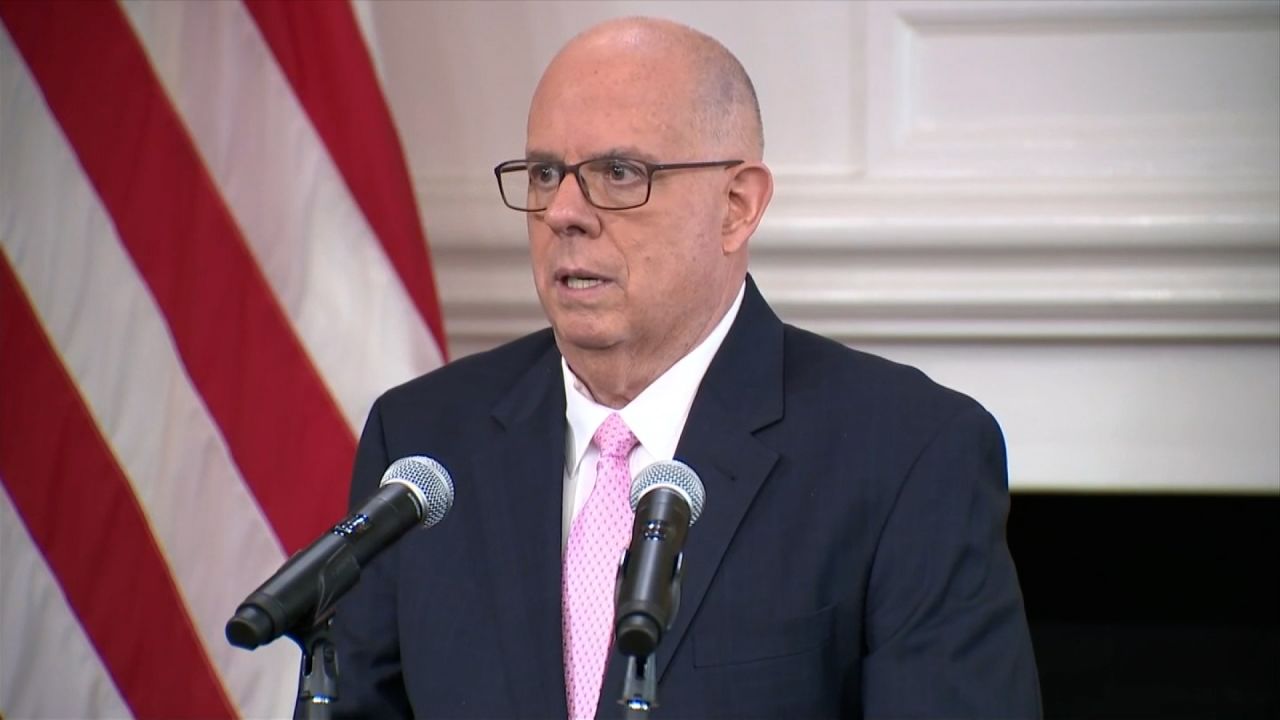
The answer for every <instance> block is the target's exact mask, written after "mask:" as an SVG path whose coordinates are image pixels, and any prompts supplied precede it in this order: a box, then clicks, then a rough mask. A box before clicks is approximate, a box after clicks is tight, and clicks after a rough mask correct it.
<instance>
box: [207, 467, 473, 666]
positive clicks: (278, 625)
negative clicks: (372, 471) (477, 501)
mask: <svg viewBox="0 0 1280 720" xmlns="http://www.w3.org/2000/svg"><path fill="white" fill-rule="evenodd" d="M379 486H380V488H381V489H379V490H378V492H377V494H376V495H374V496H373V497H372V498H369V500H368V502H366V503H365V504H364V505H363V506H362V507H361V508H360V509H359V510H356V511H355V512H354V513H353V514H352V515H351V516H350V517H348V518H347V519H346V520H343V521H342V522H340V523H338V524H337V525H334V526H333V529H331V530H330V531H329V532H327V533H325V534H324V535H322V536H320V539H318V540H316V541H315V542H313V543H311V545H310V546H309V547H307V548H306V549H304V550H300V551H298V552H297V553H294V555H293V557H291V558H289V560H288V561H286V562H285V564H284V565H283V566H282V567H281V568H280V569H279V570H278V571H276V574H275V575H272V576H271V579H269V580H267V581H266V582H265V583H263V584H262V586H261V587H259V588H258V589H257V590H254V591H253V592H252V593H251V594H250V595H249V597H247V598H245V601H244V602H243V603H241V604H240V607H238V608H236V612H235V615H233V616H232V617H231V619H230V620H228V621H227V628H226V633H227V641H228V642H230V643H231V644H232V645H235V646H236V647H241V648H244V649H246V650H253V649H254V648H256V647H258V646H259V645H265V644H267V643H269V642H271V641H272V640H275V639H276V638H278V637H280V636H281V635H284V634H285V633H287V632H289V631H291V630H294V629H296V628H297V627H298V624H299V623H300V622H303V621H306V623H307V624H308V625H312V624H315V623H317V622H319V621H320V620H321V619H322V618H323V617H324V616H325V614H326V613H328V612H329V611H330V610H331V609H332V608H333V604H334V603H335V602H337V600H338V598H340V597H342V595H343V594H345V593H346V592H347V591H348V590H350V589H351V588H352V586H354V585H355V584H356V581H357V580H359V579H360V569H361V568H363V567H364V566H365V565H366V564H367V563H368V562H369V561H370V560H371V559H373V556H375V555H377V554H378V553H379V552H381V551H382V550H383V549H384V548H386V547H387V546H388V545H390V544H391V543H393V542H395V541H396V540H397V539H399V538H400V536H401V535H404V534H405V533H406V532H408V531H409V529H410V528H412V527H413V526H414V525H416V524H418V523H421V524H422V525H423V526H424V527H431V526H432V525H435V524H436V523H438V522H440V520H441V519H442V518H443V517H444V516H445V513H447V512H449V508H450V507H452V506H453V478H451V477H450V476H449V471H448V470H445V469H444V466H443V465H441V464H440V463H438V462H436V461H435V460H433V459H431V458H429V457H423V456H421V455H415V456H411V457H405V458H400V459H399V460H397V461H395V462H394V463H391V467H389V468H387V471H386V472H385V473H383V475H382V482H381V483H379Z"/></svg>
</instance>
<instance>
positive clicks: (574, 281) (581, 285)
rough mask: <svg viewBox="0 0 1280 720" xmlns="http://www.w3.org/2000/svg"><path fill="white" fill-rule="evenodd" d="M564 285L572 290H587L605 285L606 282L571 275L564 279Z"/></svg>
mask: <svg viewBox="0 0 1280 720" xmlns="http://www.w3.org/2000/svg"><path fill="white" fill-rule="evenodd" d="M564 284H565V285H566V286H568V288H569V289H570V290H586V289H587V288H593V287H595V286H597V285H603V284H604V280H601V279H600V278H595V277H579V276H573V275H570V276H568V277H566V278H565V279H564Z"/></svg>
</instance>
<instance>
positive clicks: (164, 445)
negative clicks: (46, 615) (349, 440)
mask: <svg viewBox="0 0 1280 720" xmlns="http://www.w3.org/2000/svg"><path fill="white" fill-rule="evenodd" d="M0 65H2V66H4V67H6V68H13V69H15V71H14V72H11V73H10V72H6V73H5V78H4V82H5V85H4V86H3V87H0V96H3V97H5V98H6V99H10V100H12V103H11V104H10V107H9V109H8V110H6V111H5V118H4V121H2V122H0V146H4V147H6V148H7V150H6V153H5V172H4V173H3V174H0V227H6V228H9V229H10V230H9V232H8V233H6V234H5V235H4V237H0V242H2V243H3V245H4V250H5V254H6V255H8V256H9V258H10V261H11V262H12V264H13V267H14V270H15V271H16V272H17V274H18V276H19V277H20V278H21V279H22V284H23V288H24V290H25V292H26V293H27V295H28V297H29V298H30V300H31V302H32V305H33V306H34V308H35V310H36V313H37V315H38V316H39V318H40V322H41V324H42V325H43V326H44V328H45V331H46V332H47V333H48V334H49V336H50V340H51V341H52V343H53V345H54V348H55V349H56V351H57V352H58V354H59V356H60V357H61V359H62V362H63V365H64V366H65V367H66V369H67V371H68V373H69V374H70V375H71V377H72V379H73V381H74V382H75V383H76V386H77V388H78V389H79V391H80V394H81V396H82V398H83V399H84V401H85V404H86V406H87V407H88V409H89V411H90V413H91V414H92V416H93V418H94V421H95V423H96V424H97V425H98V427H99V429H100V431H101V432H102V434H103V437H104V438H105V440H106V441H107V444H108V446H109V447H110V448H111V451H112V453H113V454H114V455H115V457H116V459H117V461H118V462H119V463H120V466H121V467H122V468H123V470H124V472H125V474H126V475H127V477H128V478H129V481H130V484H131V486H132V487H133V490H134V494H135V495H136V496H137V498H138V502H139V504H140V506H141V507H142V509H143V512H144V513H145V514H146V516H147V519H148V522H149V523H150V524H151V527H152V532H153V535H154V536H155V538H156V540H157V542H158V544H159V546H160V549H161V551H162V553H163V554H164V556H165V558H166V560H167V562H168V565H169V569H170V572H171V574H172V575H173V577H174V580H175V583H176V585H177V587H178V590H179V592H180V594H181V595H182V597H183V600H184V602H185V604H186V606H187V610H188V614H189V615H190V616H191V618H192V623H193V626H194V627H195V629H196V632H197V634H198V635H199V637H200V638H201V640H202V642H203V644H204V645H205V647H206V649H207V651H208V653H209V656H210V659H211V660H212V662H213V664H214V666H215V667H216V668H217V670H218V672H219V674H220V676H221V677H222V679H223V680H224V681H225V682H224V685H225V686H226V687H227V689H228V692H229V693H231V695H232V700H233V702H235V703H236V706H237V707H238V708H239V709H240V710H241V711H242V712H243V713H245V714H246V715H249V716H255V717H265V716H279V715H281V714H285V715H287V714H288V708H289V707H290V703H291V702H292V697H293V694H294V687H295V676H296V672H297V652H296V650H294V649H293V648H292V647H291V646H290V645H289V644H288V643H285V642H281V643H277V645H276V646H272V647H270V648H266V649H263V650H259V651H257V652H254V653H252V654H250V653H246V652H244V651H242V650H236V649H235V648H232V647H231V646H230V645H228V644H227V642H226V639H225V637H224V634H223V627H224V624H225V622H226V620H227V618H228V617H230V615H231V612H232V611H233V610H234V609H235V607H236V605H237V604H238V603H239V602H240V600H242V599H243V598H244V596H245V595H246V594H247V593H248V592H249V591H251V590H252V589H253V588H254V587H255V586H256V585H257V584H258V583H260V582H261V581H262V580H264V579H265V578H267V577H268V576H269V575H270V574H271V573H272V572H274V571H275V570H276V569H277V568H278V567H279V566H280V564H281V563H282V562H283V561H284V559H285V557H284V552H283V550H282V549H281V547H280V545H279V543H278V541H277V540H276V537H275V534H274V533H273V532H272V530H271V528H270V526H269V525H268V523H267V521H266V519H265V517H264V516H263V515H262V513H261V512H260V510H259V509H258V506H257V504H256V502H255V501H254V499H253V497H252V496H251V494H250V493H249V491H248V489H247V487H246V486H245V485H244V482H243V480H242V478H241V477H240V475H239V472H238V471H237V470H236V467H235V465H234V464H233V463H232V461H231V458H230V455H229V453H228V450H227V448H226V445H225V443H224V442H223V439H222V437H221V434H220V433H219V432H218V429H217V426H216V425H215V424H214V422H213V420H212V419H211V417H210V416H209V413H208V411H207V409H206V407H205V406H204V404H203V402H202V401H201V400H200V398H199V396H198V395H197V394H196V392H195V391H194V389H193V388H192V386H191V382H190V379H189V377H188V376H187V374H186V372H185V370H184V368H183V366H182V364H181V361H180V359H179V357H178V355H177V352H176V350H175V348H174V346H173V343H172V340H171V337H170V335H169V333H168V329H167V327H166V325H165V323H164V319H163V317H162V315H161V314H160V311H159V309H158V308H157V307H156V306H155V303H154V301H153V298H152V297H151V295H150V294H149V293H148V292H147V290H146V287H145V286H144V285H143V283H142V280H141V278H140V277H139V276H138V274H137V271H136V269H135V267H134V265H133V264H132V262H131V261H130V259H129V258H128V256H127V255H126V253H125V251H124V249H123V247H122V246H121V244H120V240H119V238H118V236H117V235H116V233H115V228H114V225H113V224H112V222H111V220H110V218H109V217H108V215H107V214H106V212H105V210H104V208H103V207H102V205H101V203H100V201H99V199H98V196H97V195H96V193H95V192H94V191H93V188H92V187H91V186H90V184H89V183H88V180H87V179H86V178H85V177H84V176H83V174H82V173H81V170H80V166H79V164H78V162H77V160H76V158H75V157H74V155H73V153H72V151H71V149H70V147H69V146H68V145H67V143H66V139H65V137H64V136H63V134H62V132H61V129H60V128H59V127H58V126H57V124H56V122H55V121H54V119H53V118H52V116H50V115H49V113H48V108H47V106H46V105H45V104H44V103H43V101H42V100H41V98H40V96H39V94H38V91H37V90H36V88H35V85H34V82H33V79H32V78H31V76H30V74H29V73H28V72H27V70H26V66H25V65H24V64H23V62H22V60H21V58H20V57H18V56H17V54H16V53H15V50H14V47H13V45H12V43H11V42H10V40H9V37H8V35H7V34H4V33H0ZM19 135H20V136H19ZM54 238H56V239H57V242H53V241H52V239H54ZM335 519H336V518H335ZM213 544H216V545H218V546H220V547H219V550H218V551H217V552H210V551H209V549H210V546H211V545H213ZM4 646H5V647H6V648H9V647H13V648H15V650H16V649H18V648H24V647H27V646H24V645H22V644H11V643H9V642H6V643H4ZM3 661H4V662H5V663H9V662H22V659H21V658H12V657H4V660H3ZM177 661H180V660H179V659H175V662H177ZM55 694H56V693H55Z"/></svg>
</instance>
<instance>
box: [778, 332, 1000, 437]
mask: <svg viewBox="0 0 1280 720" xmlns="http://www.w3.org/2000/svg"><path fill="white" fill-rule="evenodd" d="M784 327H785V330H784V348H785V356H784V357H785V360H784V362H785V363H786V377H787V384H788V392H790V393H805V392H814V393H822V394H826V395H828V396H830V395H832V394H834V395H835V396H836V397H838V398H842V399H843V400H845V401H846V402H847V403H849V405H850V407H851V408H852V407H856V408H859V409H860V410H861V411H871V412H872V413H874V414H876V415H878V416H880V417H881V418H885V419H887V418H889V417H895V416H899V415H912V416H916V417H922V416H923V417H935V418H938V419H945V418H950V417H954V416H955V415H957V414H959V413H961V412H964V411H973V410H980V411H982V412H985V409H983V408H982V406H981V405H980V404H979V403H978V401H976V400H974V399H973V398H972V397H969V396H968V395H965V394H964V393H961V392H959V391H956V390H953V389H951V388H949V387H946V386H944V385H941V384H940V383H938V382H936V381H934V380H933V379H932V378H930V377H929V376H928V375H926V374H925V373H924V372H923V371H921V370H920V369H918V368H916V367H913V366H911V365H905V364H903V363H899V362H895V361H893V360H889V359H887V358H884V357H880V356H879V355H873V354H871V353H868V352H864V351H861V350H855V349H853V348H850V347H848V346H846V345H842V344H840V343H838V342H836V341H835V340H832V339H830V338H827V337H823V336H821V335H818V334H816V333H812V332H809V331H807V330H803V329H800V328H797V327H794V326H791V325H786V326H784Z"/></svg>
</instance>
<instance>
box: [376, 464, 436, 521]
mask: <svg viewBox="0 0 1280 720" xmlns="http://www.w3.org/2000/svg"><path fill="white" fill-rule="evenodd" d="M391 483H396V484H399V485H404V486H405V487H407V488H409V489H410V490H411V491H412V492H413V496H414V498H415V499H416V500H417V501H418V507H419V508H420V509H421V510H422V525H423V527H431V526H432V525H435V524H436V523H438V522H440V521H441V520H443V519H444V516H445V513H447V512H449V508H451V507H453V478H452V477H450V476H449V471H448V470H445V469H444V466H443V465H441V464H440V463H438V462H436V461H435V460H433V459H432V458H429V457H427V456H425V455H411V456H409V457H403V458H400V459H399V460H397V461H395V462H393V463H391V467H389V468H387V471H386V472H385V473H383V474H382V482H381V483H379V484H378V485H379V486H380V487H384V486H386V485H388V484H391Z"/></svg>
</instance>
